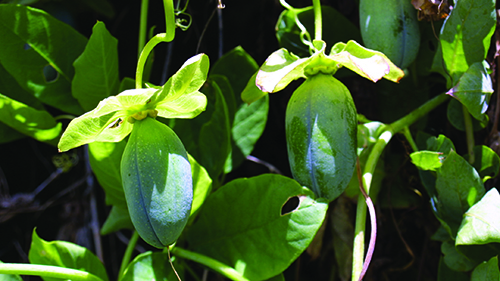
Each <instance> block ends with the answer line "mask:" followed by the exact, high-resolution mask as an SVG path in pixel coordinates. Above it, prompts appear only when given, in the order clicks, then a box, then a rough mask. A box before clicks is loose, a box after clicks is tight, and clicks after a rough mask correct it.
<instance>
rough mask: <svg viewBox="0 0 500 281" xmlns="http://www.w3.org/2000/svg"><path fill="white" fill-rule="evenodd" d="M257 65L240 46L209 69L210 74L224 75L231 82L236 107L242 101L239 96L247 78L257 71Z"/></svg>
mask: <svg viewBox="0 0 500 281" xmlns="http://www.w3.org/2000/svg"><path fill="white" fill-rule="evenodd" d="M258 68H259V66H258V65H257V63H256V62H255V60H254V59H253V58H252V57H251V56H250V55H249V54H248V53H247V52H246V51H245V50H244V49H243V48H242V47H240V46H238V47H236V48H234V49H232V50H231V51H229V52H227V53H226V54H224V55H223V56H222V57H221V58H220V59H219V60H217V62H215V64H214V65H213V66H212V69H211V70H210V75H215V74H218V75H223V76H226V77H227V79H228V80H229V83H231V87H232V88H233V91H234V94H235V95H236V99H235V101H236V107H238V106H240V104H241V103H242V101H241V100H240V98H239V96H240V94H241V92H243V89H244V88H245V86H246V85H247V81H248V79H250V77H251V76H252V74H254V73H255V71H257V69H258Z"/></svg>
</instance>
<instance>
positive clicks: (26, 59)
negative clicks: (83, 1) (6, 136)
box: [0, 4, 87, 114]
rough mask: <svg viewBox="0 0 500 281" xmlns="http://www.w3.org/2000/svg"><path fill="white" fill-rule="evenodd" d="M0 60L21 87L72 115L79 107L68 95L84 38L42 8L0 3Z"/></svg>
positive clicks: (83, 44) (80, 111)
mask: <svg viewBox="0 0 500 281" xmlns="http://www.w3.org/2000/svg"><path fill="white" fill-rule="evenodd" d="M0 23H1V25H2V26H3V28H1V29H0V38H2V42H8V44H0V61H1V64H2V65H3V67H4V68H5V69H6V70H7V71H8V72H9V73H10V75H12V76H13V77H14V78H15V79H16V81H17V83H19V85H21V86H22V87H23V88H24V89H26V90H28V91H29V92H31V93H33V94H34V95H35V97H37V98H38V99H40V100H41V101H42V102H44V103H46V104H49V105H51V106H53V107H56V108H58V109H60V110H62V111H65V112H69V113H72V114H81V113H82V112H83V110H82V108H81V107H80V105H79V104H78V102H77V101H76V99H74V98H73V97H72V96H71V80H72V79H73V75H74V69H73V65H72V64H73V61H74V60H75V59H76V58H77V57H78V56H79V55H80V54H81V53H82V52H83V49H84V48H85V44H86V43H87V40H86V39H85V37H83V36H82V35H81V34H79V33H78V32H76V31H75V30H74V29H73V28H71V27H70V26H68V25H66V24H64V23H62V22H60V21H58V20H56V19H55V18H53V17H52V16H50V15H48V14H47V13H46V12H44V11H42V10H38V9H35V8H31V7H26V6H20V5H8V4H1V5H0Z"/></svg>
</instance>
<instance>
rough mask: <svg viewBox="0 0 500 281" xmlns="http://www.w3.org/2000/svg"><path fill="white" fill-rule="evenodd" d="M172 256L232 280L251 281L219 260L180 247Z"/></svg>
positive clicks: (173, 250) (173, 249) (174, 250)
mask: <svg viewBox="0 0 500 281" xmlns="http://www.w3.org/2000/svg"><path fill="white" fill-rule="evenodd" d="M171 252H172V255H175V256H177V257H181V258H185V259H188V260H192V261H195V262H197V263H200V264H203V265H205V266H207V267H209V268H211V269H213V270H214V271H216V272H218V273H220V274H222V275H224V276H225V277H227V278H229V279H231V280H236V281H249V279H247V278H245V277H243V276H242V275H241V274H240V273H239V272H238V271H236V270H235V269H234V268H232V267H230V266H228V265H225V264H223V263H221V262H219V261H217V260H214V259H212V258H209V257H207V256H204V255H202V254H198V253H195V252H191V251H188V250H184V249H182V248H179V247H174V248H172V249H171Z"/></svg>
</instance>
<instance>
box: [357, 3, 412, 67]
mask: <svg viewBox="0 0 500 281" xmlns="http://www.w3.org/2000/svg"><path fill="white" fill-rule="evenodd" d="M359 26H360V29H361V37H363V42H364V44H365V46H366V47H367V48H370V49H374V50H377V51H381V52H382V53H384V54H385V55H386V56H387V57H388V58H389V59H390V60H391V61H392V62H394V64H396V65H397V66H399V67H400V68H406V67H408V66H409V65H410V64H411V63H412V62H413V61H414V60H415V58H416V57H417V53H418V49H419V45H420V31H419V28H418V19H417V10H415V8H414V7H413V5H412V4H411V1H409V0H360V2H359Z"/></svg>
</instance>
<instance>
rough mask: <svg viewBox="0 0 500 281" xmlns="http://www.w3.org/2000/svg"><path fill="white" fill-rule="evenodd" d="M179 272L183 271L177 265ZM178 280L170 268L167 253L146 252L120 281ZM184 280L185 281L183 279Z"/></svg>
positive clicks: (130, 266)
mask: <svg viewBox="0 0 500 281" xmlns="http://www.w3.org/2000/svg"><path fill="white" fill-rule="evenodd" d="M175 266H176V268H177V270H179V269H181V268H180V267H179V266H178V265H175ZM142 280H143V281H146V280H164V281H168V280H177V277H176V276H175V273H174V271H173V270H172V267H171V266H170V263H169V260H168V255H167V253H161V252H156V253H153V252H145V253H142V254H140V255H138V256H137V257H135V258H134V260H133V261H132V262H131V263H130V264H129V265H128V266H127V269H126V270H125V273H124V274H123V277H122V278H121V279H120V281H142ZM183 280H184V279H183Z"/></svg>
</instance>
